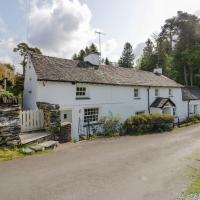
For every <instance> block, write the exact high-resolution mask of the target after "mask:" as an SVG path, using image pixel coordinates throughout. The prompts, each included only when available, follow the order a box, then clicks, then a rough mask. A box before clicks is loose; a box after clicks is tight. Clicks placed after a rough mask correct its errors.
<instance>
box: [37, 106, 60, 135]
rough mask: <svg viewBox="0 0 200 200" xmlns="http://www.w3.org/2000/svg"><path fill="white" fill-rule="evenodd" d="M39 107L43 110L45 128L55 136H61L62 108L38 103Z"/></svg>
mask: <svg viewBox="0 0 200 200" xmlns="http://www.w3.org/2000/svg"><path fill="white" fill-rule="evenodd" d="M37 107H38V109H41V110H43V113H44V128H45V129H46V130H47V131H50V132H52V133H54V134H59V133H60V127H61V118H60V106H59V105H58V104H50V103H46V102H37Z"/></svg>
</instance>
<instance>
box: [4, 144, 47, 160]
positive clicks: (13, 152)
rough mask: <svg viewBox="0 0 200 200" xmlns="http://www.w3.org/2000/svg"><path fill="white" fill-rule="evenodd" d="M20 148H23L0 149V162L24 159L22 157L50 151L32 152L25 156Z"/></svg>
mask: <svg viewBox="0 0 200 200" xmlns="http://www.w3.org/2000/svg"><path fill="white" fill-rule="evenodd" d="M22 148H23V147H21V148H12V149H0V162H3V161H8V160H13V159H19V158H24V157H27V156H31V155H36V154H43V153H47V152H49V151H50V150H45V151H38V152H33V153H31V154H25V153H23V151H22Z"/></svg>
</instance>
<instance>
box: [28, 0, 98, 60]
mask: <svg viewBox="0 0 200 200" xmlns="http://www.w3.org/2000/svg"><path fill="white" fill-rule="evenodd" d="M90 20H91V12H90V10H89V8H88V7H87V5H86V4H81V3H80V2H79V1H78V0H72V1H70V0H59V1H57V0H52V1H50V2H49V1H44V2H43V4H42V5H41V4H40V5H39V4H38V2H37V1H34V3H33V4H32V5H31V13H30V28H29V42H30V43H31V44H32V45H33V46H37V47H39V48H41V49H42V50H43V51H44V53H47V54H50V55H54V56H61V57H65V58H66V57H69V56H71V55H72V54H73V53H75V52H77V51H78V50H79V49H80V48H83V47H85V46H86V45H87V44H88V42H89V41H91V40H93V39H94V38H95V34H94V30H93V29H92V28H91V25H90Z"/></svg>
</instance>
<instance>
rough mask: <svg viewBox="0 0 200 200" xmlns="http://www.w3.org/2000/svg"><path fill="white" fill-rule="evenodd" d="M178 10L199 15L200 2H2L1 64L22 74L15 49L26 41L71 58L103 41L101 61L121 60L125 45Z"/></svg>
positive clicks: (138, 44) (136, 43) (137, 46)
mask: <svg viewBox="0 0 200 200" xmlns="http://www.w3.org/2000/svg"><path fill="white" fill-rule="evenodd" d="M178 10H182V11H185V12H188V13H191V14H198V15H199V16H200V0H0V62H9V63H12V64H14V65H15V66H16V70H17V71H20V70H21V69H20V67H19V63H20V58H19V56H18V55H17V53H13V51H12V49H13V48H14V47H15V46H16V44H18V43H19V42H22V41H25V42H27V43H28V44H29V45H31V46H37V47H39V48H41V50H42V52H43V53H44V54H46V55H51V56H57V57H62V58H71V56H72V55H73V54H74V53H76V52H78V51H79V50H80V49H81V48H84V47H85V46H86V45H89V44H91V43H92V42H94V43H95V44H97V45H98V37H97V35H96V34H95V31H97V30H98V31H101V32H103V33H105V35H103V36H102V38H101V39H102V56H103V57H106V56H107V57H108V58H109V59H110V60H111V61H117V60H118V59H119V57H120V55H121V52H122V50H123V46H124V43H125V42H127V41H128V42H130V43H131V44H132V45H133V48H134V52H135V54H136V56H139V55H141V53H142V48H143V47H144V42H145V41H146V40H147V39H148V38H150V37H151V36H152V34H153V33H158V32H159V31H160V28H161V26H162V25H163V24H164V21H165V20H166V19H167V18H170V17H172V16H175V15H176V13H177V11H178Z"/></svg>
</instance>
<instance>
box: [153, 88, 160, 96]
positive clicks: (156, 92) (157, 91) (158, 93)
mask: <svg viewBox="0 0 200 200" xmlns="http://www.w3.org/2000/svg"><path fill="white" fill-rule="evenodd" d="M154 95H155V97H159V96H160V91H159V89H158V88H155V91H154Z"/></svg>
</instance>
